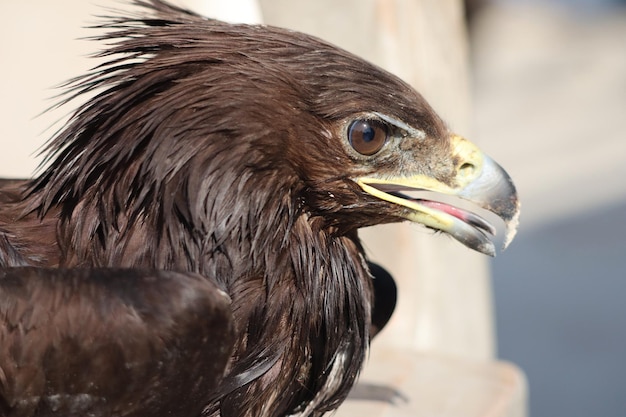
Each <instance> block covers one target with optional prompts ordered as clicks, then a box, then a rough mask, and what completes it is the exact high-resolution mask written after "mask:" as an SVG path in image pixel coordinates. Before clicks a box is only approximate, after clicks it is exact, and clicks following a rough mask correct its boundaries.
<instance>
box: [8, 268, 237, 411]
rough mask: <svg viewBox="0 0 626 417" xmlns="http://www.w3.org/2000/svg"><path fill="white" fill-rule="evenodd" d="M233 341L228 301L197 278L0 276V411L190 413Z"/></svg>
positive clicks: (77, 272)
mask: <svg viewBox="0 0 626 417" xmlns="http://www.w3.org/2000/svg"><path fill="white" fill-rule="evenodd" d="M233 344H234V329H233V320H232V315H231V311H230V299H229V298H228V296H227V295H226V294H225V293H224V292H223V291H221V290H220V289H219V288H218V287H217V286H216V285H215V284H213V283H212V282H211V281H209V280H207V279H205V278H204V277H201V276H199V275H196V274H192V273H179V272H173V271H150V270H133V269H67V270H63V269H42V268H32V267H27V268H8V269H4V270H0V415H13V414H15V413H17V414H16V415H18V414H19V415H24V416H37V415H48V414H49V413H61V414H63V415H65V414H70V415H87V414H89V415H94V416H108V415H115V414H116V413H117V412H118V411H121V410H124V412H125V413H128V412H130V414H128V415H135V414H133V413H145V412H146V411H150V412H153V415H159V414H163V415H167V414H174V415H181V416H182V415H192V414H193V415H199V414H200V412H201V409H202V405H203V404H205V403H206V400H207V398H206V397H207V395H210V393H211V391H212V390H214V388H215V387H216V386H217V384H218V383H219V382H220V380H221V378H222V376H223V373H224V369H225V367H226V364H227V361H228V358H229V357H230V355H231V351H232V348H233ZM192 408H193V409H192ZM132 410H135V412H132ZM125 415H126V414H125ZM141 415H143V414H141Z"/></svg>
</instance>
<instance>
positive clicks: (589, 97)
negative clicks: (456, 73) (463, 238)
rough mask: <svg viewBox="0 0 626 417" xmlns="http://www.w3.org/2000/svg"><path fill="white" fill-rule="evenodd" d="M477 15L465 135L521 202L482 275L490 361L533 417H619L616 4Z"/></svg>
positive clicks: (625, 91)
mask: <svg viewBox="0 0 626 417" xmlns="http://www.w3.org/2000/svg"><path fill="white" fill-rule="evenodd" d="M475 5H476V6H477V8H475V9H473V10H474V13H472V14H471V20H470V22H471V32H470V33H471V45H472V62H473V81H474V82H473V88H474V91H473V100H474V107H473V110H474V116H475V119H474V121H475V126H474V127H475V131H474V133H475V137H476V138H478V141H479V143H480V144H481V145H482V147H483V149H486V150H488V152H490V153H491V154H492V155H493V156H494V157H495V159H496V160H498V161H499V162H500V163H501V164H502V165H503V166H505V167H506V169H507V171H508V172H509V173H510V174H511V176H512V177H513V178H514V179H515V181H516V184H517V186H518V189H519V192H520V197H521V200H522V217H521V226H520V231H519V234H518V236H517V238H516V240H515V241H514V242H513V243H512V245H511V247H510V248H509V249H508V250H507V251H506V252H505V253H503V254H501V255H500V256H498V257H497V258H496V259H495V260H494V261H493V265H492V275H493V280H492V282H493V287H494V299H495V305H496V309H495V312H496V314H495V317H496V323H497V336H498V353H499V357H501V358H504V359H508V360H511V361H513V362H514V363H516V364H518V365H519V366H520V367H521V368H522V369H523V370H524V371H525V372H526V375H527V378H528V382H529V399H530V407H529V414H530V415H531V416H568V417H583V416H587V417H589V416H603V417H618V416H622V417H623V416H626V301H625V300H624V297H625V296H626V172H625V170H624V163H625V162H626V8H625V7H624V3H623V2H622V3H620V2H616V1H612V2H611V1H600V0H586V1H583V0H579V1H575V0H562V1H548V0H543V1H522V0H519V1H514V0H508V1H504V0H501V1H491V2H481V3H480V4H475Z"/></svg>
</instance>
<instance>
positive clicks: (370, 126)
mask: <svg viewBox="0 0 626 417" xmlns="http://www.w3.org/2000/svg"><path fill="white" fill-rule="evenodd" d="M388 137H389V131H388V129H387V126H386V125H385V124H384V123H382V122H379V121H377V120H355V121H354V122H352V123H351V124H350V127H349V128H348V140H349V141H350V145H352V147H353V148H354V150H355V151H357V152H358V153H360V154H362V155H368V156H369V155H374V154H375V153H376V152H378V151H380V150H381V149H382V147H383V146H384V145H385V143H386V142H387V138H388Z"/></svg>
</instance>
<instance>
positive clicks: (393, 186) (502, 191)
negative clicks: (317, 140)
mask: <svg viewBox="0 0 626 417" xmlns="http://www.w3.org/2000/svg"><path fill="white" fill-rule="evenodd" d="M452 153H453V155H452V157H453V160H454V161H455V175H454V177H453V178H452V180H451V181H449V184H446V183H443V182H441V181H439V180H437V179H435V178H433V177H431V176H427V175H415V176H408V177H404V176H401V177H395V178H390V177H385V178H376V177H363V178H358V179H357V180H356V182H357V183H358V184H359V186H360V187H361V188H362V189H363V190H364V191H365V192H367V193H369V194H371V195H373V196H375V197H377V198H380V199H382V200H386V201H389V202H391V203H394V204H398V205H400V206H404V207H406V208H408V209H410V210H405V211H404V213H405V214H403V215H404V217H405V218H406V219H407V220H411V221H414V222H417V223H421V224H423V225H425V226H428V227H431V228H433V229H437V230H441V231H443V232H446V233H447V234H449V235H451V236H452V237H454V238H455V239H457V240H458V241H460V242H461V243H463V244H464V245H466V246H468V247H469V248H472V249H474V250H477V251H479V252H482V253H484V254H486V255H489V256H495V254H496V250H495V244H494V242H493V238H494V237H495V235H496V228H495V227H494V226H493V225H492V224H491V223H489V222H488V221H487V220H485V219H484V218H482V217H481V216H479V215H478V214H476V213H473V212H470V211H468V210H465V209H463V208H460V207H456V206H453V205H450V204H448V203H446V202H442V201H436V200H431V199H426V198H423V197H411V196H410V195H409V193H411V192H415V191H420V192H421V191H430V192H435V193H439V194H443V195H450V196H455V197H459V198H461V199H464V200H467V201H469V202H471V203H473V204H475V205H476V206H478V207H480V208H482V209H484V210H487V211H489V212H492V213H494V214H495V215H496V216H498V217H499V218H501V219H502V221H503V222H504V224H505V236H504V243H503V249H505V248H506V247H507V246H508V245H509V243H510V242H511V240H513V237H515V233H516V231H517V224H518V218H519V211H520V204H519V200H518V198H517V192H516V190H515V186H514V185H513V181H512V180H511V178H510V177H509V176H508V174H507V173H506V172H505V171H504V169H502V167H500V166H499V165H498V164H497V163H495V162H494V161H493V160H492V159H491V158H489V157H488V156H486V155H484V154H483V153H482V152H481V151H480V150H479V149H478V147H476V146H475V145H474V144H472V143H471V142H469V141H468V140H466V139H464V138H462V137H460V136H456V135H455V136H453V137H452Z"/></svg>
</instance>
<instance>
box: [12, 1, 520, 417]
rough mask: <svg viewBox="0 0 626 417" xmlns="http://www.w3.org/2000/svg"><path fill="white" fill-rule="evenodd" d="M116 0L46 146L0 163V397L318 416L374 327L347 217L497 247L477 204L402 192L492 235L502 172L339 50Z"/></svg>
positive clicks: (39, 410) (508, 215)
mask: <svg viewBox="0 0 626 417" xmlns="http://www.w3.org/2000/svg"><path fill="white" fill-rule="evenodd" d="M133 3H134V4H135V6H138V7H140V8H141V10H140V11H138V12H137V13H135V14H133V13H131V14H128V15H122V16H121V17H111V18H107V19H108V20H107V21H106V23H105V24H103V25H102V26H101V27H103V28H105V29H107V31H106V34H105V35H102V37H101V38H100V39H101V40H102V41H104V42H106V43H107V45H108V46H107V49H105V50H104V51H103V52H102V53H100V56H102V57H105V58H108V60H107V62H106V63H104V64H102V65H100V66H98V67H96V68H94V69H93V70H92V71H91V72H90V73H88V74H87V75H85V76H83V77H80V78H78V79H75V80H73V81H72V82H70V85H69V87H68V91H69V92H68V95H67V96H66V99H64V103H65V102H67V101H71V100H72V99H73V98H74V97H76V96H83V95H84V94H90V95H91V98H89V100H87V101H86V102H85V103H84V104H82V105H80V106H79V107H78V109H77V110H76V111H75V113H73V115H72V117H71V118H70V120H69V121H68V122H67V123H66V124H65V125H64V127H63V128H62V129H61V130H60V131H59V132H58V133H57V134H56V135H55V136H54V137H53V138H52V139H51V141H50V142H49V144H48V147H47V159H46V163H47V165H46V167H44V168H42V169H41V171H40V172H39V173H38V174H37V175H36V176H35V177H34V178H33V179H31V180H3V181H2V182H1V183H0V416H6V417H8V416H11V417H13V416H15V417H17V416H19V417H28V416H94V417H109V416H133V417H135V416H137V417H139V416H169V415H171V416H178V417H184V416H189V417H199V416H210V417H217V416H222V417H233V416H255V417H258V416H268V417H273V416H286V415H298V416H321V415H323V414H324V413H326V412H328V411H331V410H333V409H335V408H336V407H337V406H339V404H340V403H341V402H342V401H343V400H344V398H345V397H346V395H347V393H348V391H349V389H350V387H351V386H352V385H353V383H354V381H355V378H356V377H357V375H358V373H359V370H360V368H361V365H362V363H363V361H364V358H365V355H366V350H367V347H368V343H369V340H370V338H371V333H372V331H376V328H378V327H379V325H377V324H376V322H374V323H373V322H372V316H376V315H377V314H376V309H375V311H374V314H373V313H372V305H374V297H375V294H376V290H375V289H374V286H373V285H372V271H373V274H374V279H376V276H380V277H383V276H384V275H385V274H384V271H383V272H382V273H381V272H380V271H377V268H374V266H372V265H371V264H369V263H368V261H367V259H366V257H365V255H364V252H363V248H362V247H361V244H360V243H359V239H358V235H357V230H358V229H359V228H361V227H365V226H371V225H375V224H380V223H389V222H399V221H405V220H409V221H413V222H417V223H421V224H423V225H425V226H426V227H428V228H431V229H435V230H438V231H441V232H444V233H447V234H449V235H450V236H452V237H453V238H455V239H457V240H458V241H460V242H462V243H463V244H465V245H466V246H468V247H470V248H473V249H475V250H477V251H480V252H483V253H486V254H493V253H494V243H493V242H494V238H493V236H492V234H493V233H494V227H493V226H492V225H491V223H489V222H487V221H486V220H484V216H481V215H478V214H474V213H475V212H474V211H470V210H467V209H464V208H459V207H458V205H452V204H450V203H448V202H442V201H439V200H436V199H426V198H422V197H415V196H414V194H412V192H413V191H415V190H428V191H432V192H437V193H440V194H441V195H449V196H454V197H455V198H459V199H464V200H467V201H471V202H472V203H473V204H474V205H475V206H476V207H477V208H482V209H485V210H487V211H490V212H493V213H495V214H496V215H497V216H499V217H500V218H502V219H503V221H504V223H506V224H507V225H508V227H507V231H506V235H507V238H506V239H505V240H506V243H508V241H509V240H510V238H511V237H512V235H513V234H514V231H515V228H516V223H517V214H518V210H519V207H518V200H517V196H516V192H515V188H514V186H513V183H512V181H511V180H510V178H509V177H508V175H507V174H506V173H505V172H504V170H503V169H502V168H500V167H499V166H498V165H497V164H496V163H495V162H494V161H493V160H491V159H489V158H488V157H487V156H485V155H484V154H483V153H481V151H480V150H479V149H478V148H477V147H476V146H474V145H473V144H471V143H470V142H469V141H467V140H465V139H463V138H461V137H460V136H457V135H455V134H452V133H451V132H450V131H449V129H448V128H447V127H446V125H445V124H444V122H443V121H442V120H441V118H440V117H439V116H438V115H437V114H436V113H435V112H434V111H433V109H432V108H431V107H430V106H429V105H428V104H427V103H426V101H425V100H424V99H423V98H422V97H421V96H420V95H419V94H418V93H417V92H416V91H415V90H413V89H412V88H411V87H410V86H408V85H407V84H406V83H404V82H402V81H401V80H399V79H398V78H396V77H394V76H392V75H390V74H389V73H387V72H385V71H383V70H381V69H380V68H378V67H376V66H374V65H371V64H369V63H367V62H365V61H363V60H362V59H360V58H358V57H355V56H353V55H351V54H349V53H348V52H346V51H344V50H341V49H339V48H337V47H335V46H333V45H330V44H328V43H326V42H323V41H321V40H319V39H316V38H313V37H311V36H307V35H305V34H302V33H297V32H293V31H289V30H285V29H279V28H275V27H269V26H248V25H233V24H226V23H222V22H219V21H215V20H209V19H205V18H202V17H200V16H198V15H195V14H193V13H191V12H188V11H185V10H183V9H180V8H177V7H175V6H171V5H169V4H167V3H165V2H163V1H161V0H134V2H133ZM370 266H372V271H370ZM381 279H382V278H381ZM386 318H387V313H382V319H379V320H380V321H382V322H384V321H385V320H386Z"/></svg>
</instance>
